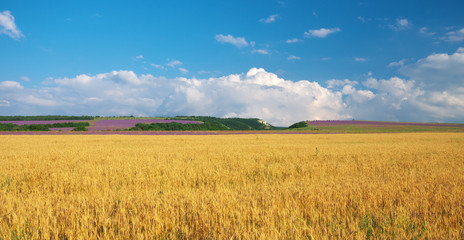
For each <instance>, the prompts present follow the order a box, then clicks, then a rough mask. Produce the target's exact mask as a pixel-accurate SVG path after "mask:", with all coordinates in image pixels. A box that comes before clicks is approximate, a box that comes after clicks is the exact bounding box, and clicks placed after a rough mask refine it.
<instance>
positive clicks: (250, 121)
mask: <svg viewBox="0 0 464 240" xmlns="http://www.w3.org/2000/svg"><path fill="white" fill-rule="evenodd" d="M166 119H169V120H192V121H199V122H203V123H208V124H212V125H215V126H218V128H221V129H209V130H242V131H243V130H277V129H281V128H278V127H274V126H272V125H271V124H269V123H267V122H266V121H264V120H262V119H259V118H217V117H208V116H177V117H173V118H166Z"/></svg>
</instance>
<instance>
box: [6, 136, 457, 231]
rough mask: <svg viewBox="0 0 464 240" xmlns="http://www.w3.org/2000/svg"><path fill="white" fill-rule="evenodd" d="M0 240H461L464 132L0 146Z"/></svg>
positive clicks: (39, 139) (104, 139) (29, 139)
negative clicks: (337, 239) (335, 239)
mask: <svg viewBox="0 0 464 240" xmlns="http://www.w3.org/2000/svg"><path fill="white" fill-rule="evenodd" d="M0 186H1V188H0V239H334V238H339V239H463V238H464V200H463V196H464V134H462V133H406V134H332V135H331V134H321V135H299V134H291V135H278V134H269V135H264V134H263V135H222V136H221V135H219V136H123V135H109V136H99V135H87V136H84V135H81V136H79V135H78V136H71V135H61V136H0Z"/></svg>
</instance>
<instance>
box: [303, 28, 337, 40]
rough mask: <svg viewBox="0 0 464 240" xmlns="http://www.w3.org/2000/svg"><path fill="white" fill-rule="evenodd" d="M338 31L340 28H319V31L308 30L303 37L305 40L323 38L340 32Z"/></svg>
mask: <svg viewBox="0 0 464 240" xmlns="http://www.w3.org/2000/svg"><path fill="white" fill-rule="evenodd" d="M340 31H341V29H340V28H330V29H327V28H321V29H313V30H309V31H308V32H305V33H304V35H305V37H307V38H310V37H318V38H325V37H327V36H328V35H329V34H333V33H336V32H340Z"/></svg>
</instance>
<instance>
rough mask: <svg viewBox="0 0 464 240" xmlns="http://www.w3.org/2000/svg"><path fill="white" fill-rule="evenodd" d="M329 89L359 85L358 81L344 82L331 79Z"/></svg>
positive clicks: (328, 82)
mask: <svg viewBox="0 0 464 240" xmlns="http://www.w3.org/2000/svg"><path fill="white" fill-rule="evenodd" d="M326 83H327V88H335V87H340V86H346V85H348V86H354V85H356V84H358V82H357V81H351V80H349V79H343V80H338V79H331V80H327V81H326Z"/></svg>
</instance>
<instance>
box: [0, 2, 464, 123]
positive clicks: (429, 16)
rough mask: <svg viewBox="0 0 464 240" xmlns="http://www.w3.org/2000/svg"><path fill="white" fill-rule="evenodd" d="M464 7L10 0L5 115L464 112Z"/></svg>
mask: <svg viewBox="0 0 464 240" xmlns="http://www.w3.org/2000/svg"><path fill="white" fill-rule="evenodd" d="M463 11H464V2H462V1H323V0H318V1H284V0H278V1H272V0H266V1H17V0H15V1H13V0H3V1H1V2H0V53H1V54H0V114H1V115H16V114H20V115H35V114H89V115H92V114H95V115H123V114H133V115H140V116H151V115H154V116H159V115H183V114H192V115H206V114H207V115H215V116H219V117H223V116H239V117H260V118H264V119H265V120H268V121H270V122H271V123H275V124H281V125H284V124H291V123H292V121H299V120H309V119H348V118H349V119H351V118H356V119H369V120H394V121H440V122H464V103H463V101H462V100H461V99H464V90H463V89H464V72H463V71H462V70H461V69H464V48H462V47H464V14H462V12H463ZM236 77H238V82H237V81H235V80H234V79H235V78H236ZM84 78H85V79H88V80H85V81H83V80H82V79H84ZM83 84H84V85H85V86H86V88H84V87H83ZM308 84H309V85H308ZM437 86H438V87H437ZM230 88H233V89H230ZM86 89H87V90H86ZM88 89H100V90H101V91H100V92H98V91H91V90H88ZM247 94H248V95H253V96H248V95H247ZM257 96H259V97H260V98H257ZM296 99H299V101H301V102H303V103H300V102H293V101H296ZM148 102H149V103H148ZM168 106H169V107H168ZM379 109H382V110H381V111H380V110H379ZM276 115H279V116H276ZM281 115H285V116H281Z"/></svg>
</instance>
